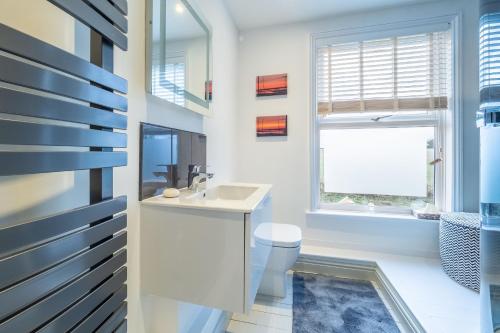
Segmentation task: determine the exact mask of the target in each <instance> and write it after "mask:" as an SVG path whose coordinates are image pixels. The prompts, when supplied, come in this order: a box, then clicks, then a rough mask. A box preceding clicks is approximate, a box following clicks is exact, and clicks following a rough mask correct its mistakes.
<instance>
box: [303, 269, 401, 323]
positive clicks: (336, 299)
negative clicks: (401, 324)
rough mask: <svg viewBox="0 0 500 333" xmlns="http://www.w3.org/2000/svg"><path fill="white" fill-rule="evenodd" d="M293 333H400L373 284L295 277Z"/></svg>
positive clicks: (315, 276)
mask: <svg viewBox="0 0 500 333" xmlns="http://www.w3.org/2000/svg"><path fill="white" fill-rule="evenodd" d="M293 333H400V331H399V328H398V326H397V325H396V323H395V322H394V319H393V318H392V317H391V315H390V313H389V311H388V310H387V308H386V307H385V305H384V302H383V301H382V299H380V296H379V295H378V293H377V291H376V290H375V288H374V287H373V285H372V284H371V283H370V282H369V281H360V280H350V279H340V278H336V277H332V276H324V275H318V274H309V273H298V272H296V273H294V274H293Z"/></svg>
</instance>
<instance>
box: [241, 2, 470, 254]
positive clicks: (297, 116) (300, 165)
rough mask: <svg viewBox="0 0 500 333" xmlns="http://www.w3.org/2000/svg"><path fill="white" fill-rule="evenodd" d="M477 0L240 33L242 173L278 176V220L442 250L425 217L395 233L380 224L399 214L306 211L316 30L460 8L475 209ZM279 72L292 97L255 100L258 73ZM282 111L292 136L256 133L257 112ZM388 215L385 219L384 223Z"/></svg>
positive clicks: (311, 239) (317, 232) (362, 241)
mask: <svg viewBox="0 0 500 333" xmlns="http://www.w3.org/2000/svg"><path fill="white" fill-rule="evenodd" d="M478 6H479V5H478V2H477V1H476V0H455V1H442V2H433V3H427V4H421V5H414V6H406V7H399V8H393V9H385V10H381V11H371V12H367V13H360V14H352V15H345V16H339V17H332V18H331V19H326V20H322V21H317V22H305V23H299V24H291V25H284V26H275V27H268V28H263V29H255V30H250V31H243V32H241V34H240V48H239V68H238V70H239V71H238V73H239V80H238V106H239V107H238V126H237V132H238V136H237V140H238V141H237V144H238V152H237V161H238V164H237V168H236V170H237V174H236V178H237V180H239V181H249V182H257V183H272V184H273V185H274V188H273V202H274V217H275V221H276V222H281V223H292V224H296V225H298V226H300V227H301V228H302V229H303V235H304V238H305V240H306V241H307V242H308V243H312V244H324V243H325V242H327V243H329V244H330V245H335V246H345V247H352V246H360V245H362V246H363V247H364V248H366V249H371V250H380V251H389V252H398V253H407V254H420V255H435V254H436V253H437V250H438V249H437V246H438V244H437V234H438V230H437V224H434V225H430V226H429V225H427V224H426V225H425V226H422V229H421V230H420V229H419V225H418V224H417V225H416V226H415V225H412V226H411V227H408V228H405V227H401V228H398V233H397V234H393V233H385V234H384V233H383V232H377V230H379V228H380V230H386V229H384V227H391V225H393V222H394V221H392V222H390V221H389V222H388V220H384V219H382V220H370V219H369V220H366V219H365V220H362V221H360V222H359V223H358V224H352V226H351V225H350V224H349V223H343V222H345V221H346V220H345V219H342V218H341V217H340V218H332V217H323V218H319V217H317V216H316V215H311V216H307V217H306V211H307V210H308V209H310V178H311V175H310V166H309V159H310V147H309V125H310V112H311V107H310V54H309V52H310V34H311V33H314V32H324V31H335V30H341V29H349V28H351V29H354V28H360V27H369V26H376V25H381V24H385V23H390V22H404V21H408V20H414V19H419V18H422V19H423V18H429V17H435V16H441V15H449V14H455V13H459V14H460V15H462V18H463V20H462V23H463V26H462V31H461V33H462V40H461V43H462V47H463V63H464V66H463V77H462V85H463V96H462V97H463V123H464V124H463V125H464V134H463V141H464V145H463V154H464V162H463V164H464V165H463V168H464V171H463V173H464V179H463V192H464V209H465V210H467V211H477V209H478V202H479V198H478V187H479V185H478V184H479V171H478V167H479V153H478V150H479V143H478V131H477V129H476V128H475V112H476V110H477V107H478V101H479V97H478V95H479V94H478V66H477V64H478V58H477V53H478V51H477V50H478V47H477V25H478ZM277 73H288V84H289V87H288V97H287V98H274V99H256V98H255V77H256V76H257V75H263V74H277ZM279 114H287V115H288V122H289V125H288V126H289V130H288V137H287V138H256V137H255V117H256V116H259V115H279ZM384 221H385V222H387V223H386V224H384ZM399 222H402V221H399ZM418 222H419V221H417V223H418ZM374 223H380V224H377V225H376V226H377V227H379V228H377V227H375V224H374ZM402 223H404V222H402ZM418 230H420V231H421V232H418V235H420V237H416V236H415V232H416V231H418ZM405 240H406V241H405ZM429 240H430V241H429ZM382 244H383V246H381V245H382Z"/></svg>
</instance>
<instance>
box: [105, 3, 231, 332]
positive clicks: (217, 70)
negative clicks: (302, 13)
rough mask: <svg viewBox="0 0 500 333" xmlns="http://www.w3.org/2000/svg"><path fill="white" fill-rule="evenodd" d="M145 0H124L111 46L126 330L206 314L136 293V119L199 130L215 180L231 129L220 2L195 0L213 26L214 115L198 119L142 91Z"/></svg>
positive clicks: (227, 163) (153, 328) (227, 33)
mask: <svg viewBox="0 0 500 333" xmlns="http://www.w3.org/2000/svg"><path fill="white" fill-rule="evenodd" d="M145 1H146V0H134V1H129V17H128V20H129V34H128V37H129V46H130V47H129V51H128V52H126V53H124V52H122V51H118V49H116V48H115V50H117V51H116V53H115V71H116V73H117V74H119V75H121V76H123V77H125V78H126V79H127V80H128V82H129V94H128V98H129V112H128V116H129V129H128V136H129V141H128V146H129V147H128V161H129V163H128V166H127V167H126V168H119V169H117V171H116V172H115V194H116V195H119V194H127V196H128V269H129V274H128V285H129V289H128V290H129V295H128V297H129V312H128V313H129V314H128V319H129V332H134V333H136V332H148V333H150V332H187V331H188V330H189V329H192V328H190V327H189V325H188V323H189V322H190V321H192V320H193V318H194V317H199V318H201V319H200V322H201V323H198V324H199V325H202V324H203V323H204V320H203V318H205V317H207V318H208V315H209V314H207V311H206V309H204V308H200V307H193V306H189V305H185V304H181V303H178V302H174V301H169V300H165V299H158V298H150V297H141V295H140V281H139V269H140V262H139V249H140V246H139V237H140V235H139V232H140V220H139V210H140V205H139V202H138V191H139V188H138V176H139V122H141V121H146V122H150V123H155V124H159V125H163V126H169V127H174V128H179V129H184V130H189V131H195V132H204V133H205V134H206V135H207V137H208V140H207V141H208V143H207V145H208V146H207V150H208V152H207V163H208V165H210V168H209V171H210V172H214V173H215V174H216V177H215V181H217V182H220V181H228V180H230V179H231V178H232V175H233V169H234V151H235V149H234V145H235V143H234V136H233V135H234V133H233V131H234V123H235V115H234V112H235V109H236V98H235V97H236V87H235V86H236V84H235V80H236V63H237V47H238V35H237V30H236V28H235V26H234V24H233V22H232V20H231V18H230V17H229V15H228V13H227V11H226V9H225V7H224V5H223V2H222V1H221V0H216V1H214V0H197V3H198V6H199V7H200V9H201V11H202V12H203V15H204V16H205V17H206V19H207V20H208V21H209V23H210V24H211V26H212V29H213V59H214V64H213V80H214V100H213V104H212V107H213V114H214V115H213V116H212V117H209V118H205V119H204V118H203V117H202V116H201V115H199V114H196V113H193V112H190V111H186V110H184V109H182V108H180V107H177V106H175V105H171V104H166V103H164V102H163V101H160V100H158V99H157V98H154V97H151V96H148V95H147V94H146V92H145V86H146V82H145V77H146V72H145V24H146V23H145ZM151 260H158V258H151ZM175 309H180V312H179V313H178V314H179V316H178V317H177V319H178V320H174V319H175V318H172V315H175V314H174V312H171V311H172V310H175ZM190 316H191V317H190ZM170 325H173V326H170ZM195 331H196V329H195V330H194V331H192V332H195Z"/></svg>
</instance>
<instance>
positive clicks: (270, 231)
mask: <svg viewBox="0 0 500 333" xmlns="http://www.w3.org/2000/svg"><path fill="white" fill-rule="evenodd" d="M254 235H255V240H256V241H257V242H258V243H259V244H264V245H269V246H276V247H298V246H300V243H301V241H302V231H301V230H300V228H299V227H297V226H295V225H290V224H281V223H262V224H261V225H259V226H258V227H257V229H255V233H254Z"/></svg>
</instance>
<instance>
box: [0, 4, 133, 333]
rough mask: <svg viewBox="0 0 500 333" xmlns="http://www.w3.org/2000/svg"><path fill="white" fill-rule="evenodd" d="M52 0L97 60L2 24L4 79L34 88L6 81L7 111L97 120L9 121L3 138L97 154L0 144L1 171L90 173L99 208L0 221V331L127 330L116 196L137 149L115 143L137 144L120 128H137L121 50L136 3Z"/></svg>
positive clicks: (122, 200) (0, 97)
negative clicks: (118, 63)
mask: <svg viewBox="0 0 500 333" xmlns="http://www.w3.org/2000/svg"><path fill="white" fill-rule="evenodd" d="M48 1H49V2H51V3H52V4H54V5H55V6H57V7H59V8H60V9H61V10H64V11H65V12H66V13H68V14H70V15H71V16H73V17H75V18H76V19H78V20H79V21H81V22H82V23H84V24H85V25H87V26H89V27H90V28H91V45H90V46H91V62H87V61H85V60H83V59H81V58H79V57H77V56H75V55H73V54H71V53H68V52H66V51H64V50H61V49H59V48H57V47H54V46H52V45H49V44H47V43H45V42H43V41H40V40H38V39H36V38H33V37H31V36H29V35H26V34H24V33H22V32H19V31H17V30H15V29H12V28H10V27H8V26H5V25H3V24H0V50H1V51H2V52H3V53H2V54H0V81H2V82H5V83H8V84H9V85H8V86H9V87H11V86H18V87H22V88H28V89H29V90H23V91H19V90H16V89H15V88H12V89H11V88H5V87H0V113H4V114H13V115H20V116H27V117H34V118H39V119H47V120H60V121H65V122H72V123H77V124H85V125H89V126H88V127H87V128H82V127H71V126H64V125H53V124H51V125H49V124H44V123H43V122H42V123H40V122H36V123H34V122H29V121H24V120H23V121H17V120H2V119H0V144H6V145H19V146H22V145H30V146H65V147H88V151H71V150H69V151H44V152H38V151H37V152H33V151H15V152H13V151H0V176H10V175H26V174H35V173H46V172H59V171H72V170H90V188H89V193H90V196H89V202H90V205H88V206H84V207H80V208H77V209H73V210H69V211H64V212H60V213H59V214H56V215H53V216H48V217H43V218H40V219H37V220H32V221H22V222H1V220H0V333H4V332H6V333H7V332H9V333H12V332H15V333H18V332H57V333H59V332H68V331H71V332H84V333H87V332H126V330H127V323H126V316H127V304H126V298H127V286H126V280H127V268H126V267H125V265H126V262H127V252H126V249H125V247H126V245H127V233H126V227H127V215H126V213H124V211H125V210H126V209H127V198H126V197H124V196H121V197H116V198H114V197H113V167H119V166H125V165H126V164H127V153H126V152H124V151H120V152H115V151H113V148H126V147H127V135H126V134H125V133H123V132H115V131H114V129H119V130H125V129H126V128H127V117H126V116H125V115H124V113H123V112H126V111H127V99H126V98H125V97H124V94H126V93H127V89H128V88H127V81H126V80H125V79H123V78H121V77H119V76H117V75H115V74H113V48H114V45H116V46H118V47H120V48H121V49H123V50H126V49H127V37H126V33H127V29H128V22H127V18H126V15H127V10H128V8H127V1H126V0H48ZM27 91H28V92H27ZM31 91H33V93H31ZM35 91H39V92H44V93H49V94H43V96H42V95H40V94H37V93H36V92H35ZM50 96H61V97H65V98H64V99H60V98H53V97H50ZM81 102H84V103H81ZM114 110H117V111H120V113H115V112H114Z"/></svg>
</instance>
